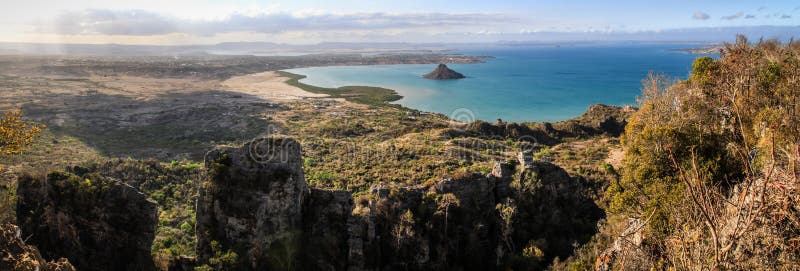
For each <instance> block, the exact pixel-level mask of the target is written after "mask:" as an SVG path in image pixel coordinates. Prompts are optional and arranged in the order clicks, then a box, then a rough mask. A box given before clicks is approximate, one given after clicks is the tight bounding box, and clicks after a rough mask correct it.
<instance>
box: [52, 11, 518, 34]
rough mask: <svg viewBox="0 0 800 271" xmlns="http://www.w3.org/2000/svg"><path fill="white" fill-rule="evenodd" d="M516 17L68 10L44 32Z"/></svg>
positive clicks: (254, 28) (260, 28)
mask: <svg viewBox="0 0 800 271" xmlns="http://www.w3.org/2000/svg"><path fill="white" fill-rule="evenodd" d="M514 21H517V19H516V18H514V17H512V16H509V15H505V14H496V13H492V14H490V13H406V14H390V13H382V12H372V13H346V14H337V13H328V12H319V11H317V12H302V13H295V14H293V13H287V12H275V13H257V14H253V13H250V14H243V13H232V14H230V15H228V16H226V17H224V18H221V19H214V20H207V19H206V20H200V19H194V20H192V19H182V18H176V17H169V16H164V15H161V14H158V13H153V12H149V11H144V10H100V9H93V10H85V11H80V12H64V13H62V14H61V15H60V16H58V18H57V19H56V20H55V21H53V22H50V24H47V25H41V26H40V27H39V31H40V32H43V33H55V34H64V35H131V36H148V35H164V34H172V33H185V34H191V35H199V36H213V35H217V34H222V33H232V32H254V33H266V34H274V33H284V32H288V31H314V30H386V29H417V28H429V27H453V26H487V25H494V24H501V23H508V22H514Z"/></svg>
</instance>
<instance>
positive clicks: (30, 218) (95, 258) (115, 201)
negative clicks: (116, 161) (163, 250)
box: [17, 172, 158, 270]
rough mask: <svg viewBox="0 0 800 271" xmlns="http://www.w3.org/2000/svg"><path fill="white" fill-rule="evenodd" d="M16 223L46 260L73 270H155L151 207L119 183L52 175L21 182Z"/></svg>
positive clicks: (154, 213)
mask: <svg viewBox="0 0 800 271" xmlns="http://www.w3.org/2000/svg"><path fill="white" fill-rule="evenodd" d="M17 195H18V198H17V220H18V224H19V225H20V228H21V229H22V234H23V235H24V236H30V239H28V242H29V243H30V244H32V245H35V246H36V247H37V248H39V250H40V251H41V252H42V255H43V256H44V257H45V258H46V259H57V258H60V257H64V258H67V259H68V260H69V261H70V262H71V263H72V264H73V265H74V266H75V267H76V268H77V269H78V270H155V265H154V263H153V259H152V257H151V255H150V247H151V245H152V243H153V238H154V237H155V231H156V224H157V223H158V208H157V207H156V204H155V203H153V202H150V201H148V200H147V199H146V197H145V195H144V194H142V193H140V192H139V191H138V190H136V189H135V188H133V187H131V186H129V185H127V184H124V183H122V182H119V181H116V180H113V179H108V178H105V177H102V176H99V175H93V174H87V175H83V176H82V175H79V174H77V173H73V172H54V173H50V174H48V175H47V177H46V178H44V179H40V178H33V177H22V178H20V180H19V186H18V188H17Z"/></svg>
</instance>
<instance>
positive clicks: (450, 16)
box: [0, 0, 800, 44]
mask: <svg viewBox="0 0 800 271" xmlns="http://www.w3.org/2000/svg"><path fill="white" fill-rule="evenodd" d="M2 1H8V0H2ZM764 26H773V27H770V28H769V29H770V31H766V32H764V33H766V34H764V35H779V36H788V35H792V34H793V33H794V31H796V30H797V29H798V28H797V27H798V26H800V1H796V0H795V1H742V0H728V1H721V0H712V1H697V0H695V1H688V0H677V1H674V0H673V1H658V2H656V1H642V0H639V1H630V0H623V1H589V0H566V1H519V0H505V1H475V0H461V1H451V0H447V1H444V0H427V1H420V0H405V1H387V0H337V1H310V0H293V1H247V0H237V1H212V0H200V1H197V0H171V1H167V0H161V1H154V0H115V1H103V0H72V1H43V0H27V1H13V2H12V1H8V3H5V4H4V5H3V9H2V10H0V41H10V42H21V41H22V42H66V43H128V44H197V43H216V42H224V41H273V42H285V43H316V42H324V41H350V42H364V41H393V42H395V41H406V42H491V41H500V40H503V41H506V40H515V41H516V40H519V41H525V40H548V39H556V38H554V37H560V38H561V39H581V38H583V39H592V38H593V37H601V38H603V37H605V38H609V37H616V36H619V37H622V38H631V37H633V36H634V35H636V33H642V32H649V33H675V31H678V30H685V29H694V30H697V31H699V30H702V29H719V28H731V27H738V28H734V29H741V27H750V28H748V29H749V30H748V31H752V33H755V34H758V33H760V32H759V31H761V30H759V29H758V27H764ZM775 26H777V27H778V28H776V27H775ZM781 29H784V30H781ZM735 31H738V30H730V31H729V32H735ZM781 31H784V32H783V33H782V32H781ZM552 33H558V35H555V34H552ZM586 33H590V34H586ZM776 33H777V34H776ZM726 34H727V32H726ZM698 35H699V34H698ZM662 36H663V37H667V36H666V35H662ZM648 37H649V38H652V39H658V38H659V37H654V36H652V35H649V36H648Z"/></svg>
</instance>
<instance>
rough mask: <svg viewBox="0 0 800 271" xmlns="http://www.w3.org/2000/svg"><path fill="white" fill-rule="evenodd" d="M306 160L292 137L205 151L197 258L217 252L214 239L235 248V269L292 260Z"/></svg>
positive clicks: (200, 261)
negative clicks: (203, 185) (204, 176)
mask: <svg viewBox="0 0 800 271" xmlns="http://www.w3.org/2000/svg"><path fill="white" fill-rule="evenodd" d="M302 165H303V162H302V159H301V157H300V145H299V144H298V143H297V142H296V141H295V140H293V139H290V138H264V139H259V140H254V141H251V142H249V143H247V144H245V145H244V146H242V147H241V148H230V147H229V148H221V149H216V150H213V151H211V152H209V153H208V154H206V157H205V166H206V169H207V170H208V171H209V172H208V183H207V186H206V187H204V188H203V189H201V192H200V196H199V198H198V202H197V235H198V238H197V259H198V264H204V263H208V262H209V260H210V259H211V258H213V257H214V256H215V255H214V251H213V249H212V248H213V247H212V243H214V242H216V243H218V244H219V246H220V247H221V249H222V250H231V251H233V252H235V253H236V254H237V256H238V262H237V263H236V269H237V270H265V269H267V270H269V269H276V268H280V267H288V265H290V264H291V263H293V262H294V260H295V253H296V251H297V250H298V246H299V245H300V244H299V240H300V233H299V232H300V230H301V221H302V219H303V205H304V202H305V200H306V198H307V196H308V188H307V185H306V182H305V179H304V177H303V168H302ZM281 265H287V266H281Z"/></svg>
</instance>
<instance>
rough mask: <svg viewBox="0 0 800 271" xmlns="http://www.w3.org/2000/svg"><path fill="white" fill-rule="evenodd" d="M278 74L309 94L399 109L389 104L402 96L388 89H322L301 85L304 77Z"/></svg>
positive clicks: (362, 87)
mask: <svg viewBox="0 0 800 271" xmlns="http://www.w3.org/2000/svg"><path fill="white" fill-rule="evenodd" d="M278 74H280V75H281V76H285V77H289V78H290V79H289V80H287V81H286V83H287V84H289V85H291V86H295V87H298V88H300V89H302V90H305V91H308V92H311V93H318V94H327V95H330V96H331V97H332V98H344V99H346V100H348V101H351V102H356V103H361V104H366V105H372V106H392V107H400V106H399V105H395V104H390V103H389V102H394V101H397V100H400V99H401V98H403V96H400V95H399V94H397V92H396V91H394V90H391V89H388V88H380V87H368V86H344V87H339V88H324V87H318V86H312V85H308V84H304V83H301V82H300V79H303V78H306V76H305V75H299V74H294V73H290V72H285V71H278Z"/></svg>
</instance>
